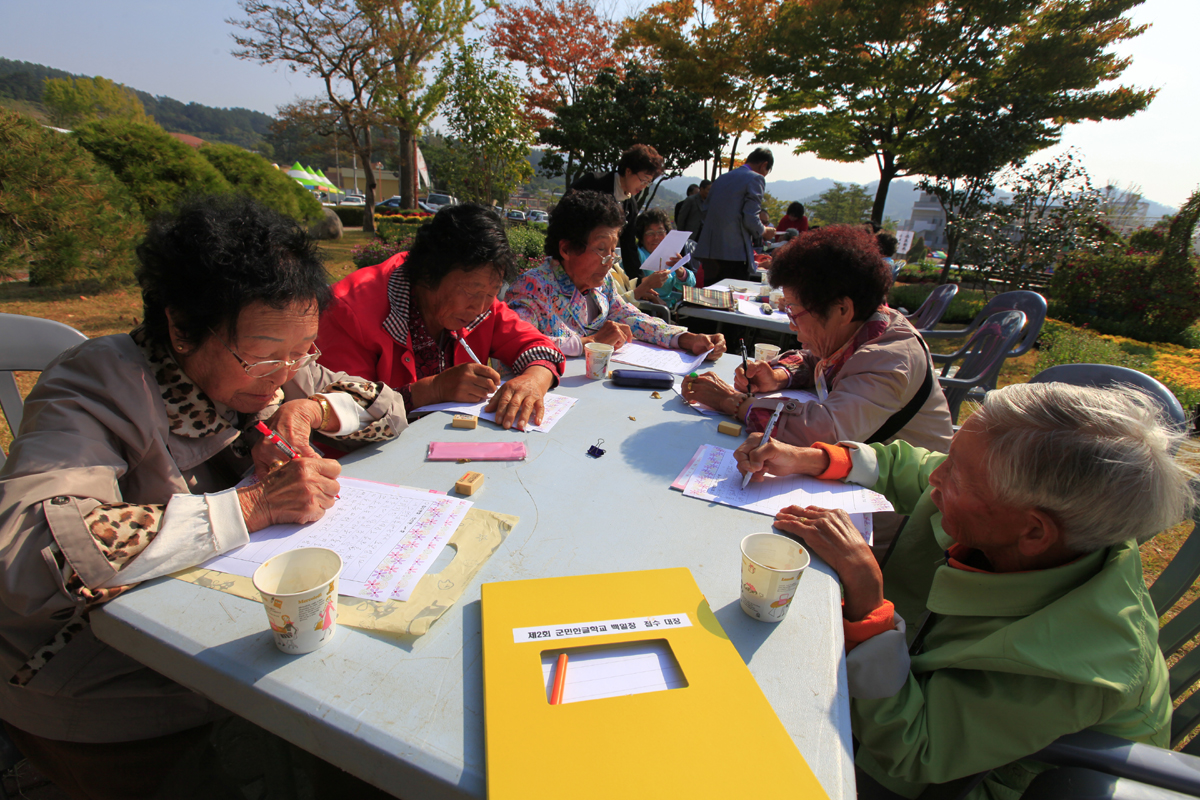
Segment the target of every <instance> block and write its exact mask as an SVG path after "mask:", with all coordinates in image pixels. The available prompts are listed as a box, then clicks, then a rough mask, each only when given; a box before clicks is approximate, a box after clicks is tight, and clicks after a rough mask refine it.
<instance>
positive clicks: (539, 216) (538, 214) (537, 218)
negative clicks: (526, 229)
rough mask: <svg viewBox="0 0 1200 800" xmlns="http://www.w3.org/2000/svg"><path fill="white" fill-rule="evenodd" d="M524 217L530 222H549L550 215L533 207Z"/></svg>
mask: <svg viewBox="0 0 1200 800" xmlns="http://www.w3.org/2000/svg"><path fill="white" fill-rule="evenodd" d="M526 219H528V220H529V221H530V222H549V221H550V215H549V214H547V213H546V212H545V211H540V210H538V209H536V208H535V209H534V210H533V211H530V212H529V213H528V214H527V215H526Z"/></svg>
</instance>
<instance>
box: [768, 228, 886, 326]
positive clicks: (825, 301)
mask: <svg viewBox="0 0 1200 800" xmlns="http://www.w3.org/2000/svg"><path fill="white" fill-rule="evenodd" d="M770 278H771V285H772V286H774V287H776V288H780V287H785V288H788V289H791V290H792V292H793V293H794V294H795V295H796V297H798V298H799V299H800V305H802V306H804V309H805V310H806V311H808V312H809V313H810V314H813V315H815V316H817V317H820V318H822V319H824V318H826V317H828V316H829V310H830V309H831V308H832V307H833V305H834V303H836V302H837V301H838V300H840V299H841V298H843V297H848V298H850V300H851V302H853V303H854V319H855V320H860V321H861V320H865V319H866V318H867V317H869V316H871V315H872V314H874V313H875V311H876V309H878V308H879V306H881V305H882V304H883V301H884V299H885V298H886V297H887V291H888V288H889V287H890V286H891V284H892V271H891V270H890V269H888V266H887V264H885V263H884V261H883V256H881V255H880V254H879V247H878V246H877V245H876V244H875V237H874V236H872V235H871V234H869V233H867V232H866V231H864V230H862V229H861V228H858V227H854V226H851V225H828V226H826V227H824V228H821V229H820V230H816V231H811V230H810V231H809V232H808V233H806V234H805V235H804V236H801V237H800V238H799V239H796V240H795V241H793V242H792V243H791V244H789V245H787V246H786V247H784V248H782V249H781V250H779V251H778V252H777V253H776V255H775V260H774V261H773V262H772V263H771V275H770Z"/></svg>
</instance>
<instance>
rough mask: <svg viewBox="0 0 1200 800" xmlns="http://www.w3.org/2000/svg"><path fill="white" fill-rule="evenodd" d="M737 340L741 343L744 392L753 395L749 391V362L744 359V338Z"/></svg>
mask: <svg viewBox="0 0 1200 800" xmlns="http://www.w3.org/2000/svg"><path fill="white" fill-rule="evenodd" d="M738 341H739V342H741V343H742V374H743V375H745V376H746V394H748V395H750V396H751V397H754V392H752V391H750V364H749V363H747V361H746V340H745V339H738Z"/></svg>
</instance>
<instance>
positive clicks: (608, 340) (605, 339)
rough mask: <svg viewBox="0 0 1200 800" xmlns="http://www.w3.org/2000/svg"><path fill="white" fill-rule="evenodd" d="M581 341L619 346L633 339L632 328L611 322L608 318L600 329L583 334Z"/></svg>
mask: <svg viewBox="0 0 1200 800" xmlns="http://www.w3.org/2000/svg"><path fill="white" fill-rule="evenodd" d="M581 341H582V342H583V343H584V344H588V343H590V342H599V343H600V344H611V345H612V346H613V347H621V346H622V345H624V344H625V343H626V342H632V341H633V329H632V328H630V327H629V326H628V325H623V324H621V323H620V322H613V321H612V320H611V319H610V320H607V321H606V322H605V323H604V326H603V327H601V328H600V330H598V331H596V332H595V333H593V334H592V335H591V336H584V337H583V339H582V340H581Z"/></svg>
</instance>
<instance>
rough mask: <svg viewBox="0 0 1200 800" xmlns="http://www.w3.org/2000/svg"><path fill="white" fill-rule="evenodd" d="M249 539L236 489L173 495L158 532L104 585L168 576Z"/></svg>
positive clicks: (123, 584)
mask: <svg viewBox="0 0 1200 800" xmlns="http://www.w3.org/2000/svg"><path fill="white" fill-rule="evenodd" d="M249 541H250V533H249V532H248V531H247V530H246V520H245V518H243V517H242V507H241V504H240V503H239V502H238V496H237V489H226V490H225V491H223V492H217V493H215V494H176V495H172V496H171V500H170V501H169V502H168V503H167V510H166V513H165V514H164V516H163V521H162V526H161V527H159V529H158V535H157V536H155V537H154V540H153V541H152V542H150V544H149V545H147V546H146V549H145V550H143V551H142V552H141V553H139V554H138V555H137V556H136V557H135V558H134V559H133V560H132V561H130V562H129V563H128V564H126V565H125V567H124V568H123V569H122V570H121V571H120V572H118V573H117V574H116V575H115V576H114V577H113V578H112V579H111V580H110V581H108V582H107V583H106V584H105V586H126V585H128V584H131V583H141V582H142V581H148V580H150V579H151V578H158V577H161V576H163V575H170V574H171V573H172V572H178V571H179V570H181V569H185V568H187V567H194V566H196V565H197V564H200V563H202V562H204V561H207V560H208V559H210V558H212V557H213V556H215V555H220V554H221V553H226V552H228V551H230V550H232V549H234V548H235V547H241V546H242V545H244V544H246V543H247V542H249Z"/></svg>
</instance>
